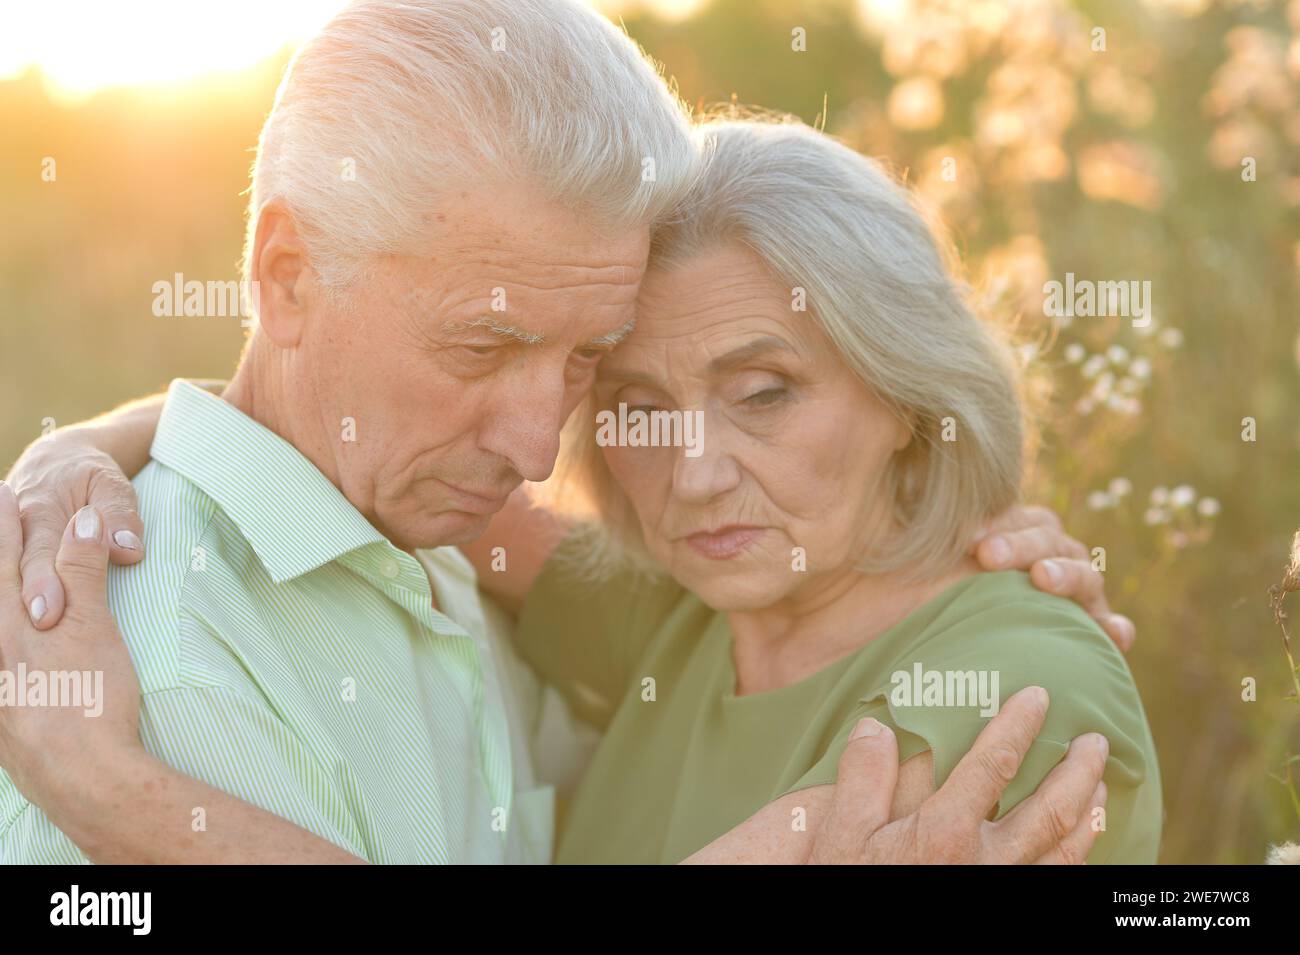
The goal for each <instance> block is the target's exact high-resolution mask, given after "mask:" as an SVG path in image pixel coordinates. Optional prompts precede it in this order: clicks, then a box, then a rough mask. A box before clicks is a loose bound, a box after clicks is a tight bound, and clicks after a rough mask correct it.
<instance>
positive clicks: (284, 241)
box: [249, 199, 311, 348]
mask: <svg viewBox="0 0 1300 955" xmlns="http://www.w3.org/2000/svg"><path fill="white" fill-rule="evenodd" d="M251 265H252V268H251V269H250V271H251V273H252V274H251V275H250V276H249V277H250V278H251V279H252V280H253V281H255V282H256V283H257V286H256V288H257V303H258V316H257V324H258V328H259V330H260V331H261V332H262V334H264V335H265V336H266V337H267V338H268V339H270V340H271V341H272V342H273V343H274V344H276V345H277V346H279V347H280V348H294V347H296V346H297V345H298V343H299V342H300V341H301V340H302V333H303V329H304V328H305V327H306V324H307V310H306V301H307V300H308V299H309V298H310V295H308V294H306V293H307V292H308V288H307V286H308V284H309V283H310V276H311V269H310V268H309V266H308V264H307V249H306V246H304V245H303V243H302V239H301V238H300V237H299V235H298V227H297V225H296V223H295V222H294V220H293V215H292V214H291V213H290V212H289V210H288V208H287V207H286V206H285V205H284V204H283V203H282V202H280V201H279V200H276V199H273V200H271V201H270V202H268V203H267V204H266V205H264V206H263V207H262V208H261V210H260V211H259V213H258V216H257V231H256V233H255V234H254V239H253V257H252V263H251Z"/></svg>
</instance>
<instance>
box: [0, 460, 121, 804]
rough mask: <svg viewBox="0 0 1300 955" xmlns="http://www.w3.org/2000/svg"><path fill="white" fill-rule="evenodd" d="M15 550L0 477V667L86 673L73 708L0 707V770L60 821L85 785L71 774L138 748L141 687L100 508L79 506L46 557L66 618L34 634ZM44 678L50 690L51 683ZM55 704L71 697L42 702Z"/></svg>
mask: <svg viewBox="0 0 1300 955" xmlns="http://www.w3.org/2000/svg"><path fill="white" fill-rule="evenodd" d="M128 486H129V485H128ZM22 555H23V532H22V527H21V525H20V522H19V517H18V501H17V498H16V497H15V495H14V492H13V490H12V488H10V487H9V486H8V485H7V484H4V483H3V482H0V669H4V670H8V671H9V672H11V673H14V672H17V670H18V668H19V666H20V665H22V666H24V667H25V668H26V672H27V673H28V674H32V673H37V672H39V673H42V674H44V675H46V677H47V678H48V677H50V676H52V675H53V674H56V673H60V672H74V671H75V672H78V673H81V674H82V675H83V678H82V680H81V681H80V684H81V686H82V694H81V695H82V699H80V700H76V701H71V703H72V704H73V705H63V706H53V705H41V706H36V705H27V706H0V767H2V768H3V769H4V770H5V772H6V773H8V774H9V777H10V778H11V779H12V780H13V782H14V784H15V785H16V786H17V787H18V789H19V791H20V792H21V793H22V794H23V795H24V796H26V797H27V798H28V799H29V800H31V801H32V802H35V803H37V804H39V805H40V806H41V807H42V808H44V809H45V810H46V812H47V813H48V814H49V815H50V817H51V818H52V819H55V821H56V824H57V817H58V809H59V806H60V805H63V804H67V803H75V802H76V801H77V798H78V793H83V792H84V791H85V789H86V786H87V785H89V784H87V783H82V782H80V780H79V779H77V778H74V776H75V775H76V774H83V773H85V774H95V773H96V767H99V766H104V765H106V764H108V763H111V762H112V761H114V760H119V759H124V758H125V757H126V756H128V755H131V754H143V753H144V748H143V746H142V744H141V743H140V739H139V712H140V685H139V681H138V680H137V678H136V674H135V668H134V667H133V666H132V665H131V657H130V654H129V653H128V652H127V649H126V644H125V643H124V642H123V640H122V637H121V634H120V633H119V632H118V629H117V624H116V623H115V622H114V621H113V617H112V615H111V614H110V613H109V611H108V604H107V603H106V601H105V576H106V572H107V569H108V557H109V545H108V531H107V528H106V526H105V523H104V520H103V518H102V517H101V515H100V514H99V512H98V511H97V510H96V509H95V508H93V507H83V508H81V509H80V510H79V511H77V512H76V514H75V516H73V517H72V519H71V520H69V521H68V523H67V525H66V526H65V527H64V528H63V529H62V531H61V534H60V538H59V546H58V547H57V550H56V552H55V553H54V554H51V555H50V570H51V573H54V572H57V574H58V577H59V578H61V579H62V581H63V588H64V590H65V591H66V595H67V596H66V607H65V609H64V614H63V617H64V620H63V623H62V625H61V626H60V627H58V628H57V629H55V630H50V631H48V632H44V633H40V632H38V631H37V630H36V628H35V627H34V626H33V625H32V622H31V620H30V619H29V617H28V614H27V610H26V608H25V607H24V606H23V603H22V601H21V599H20V597H19V572H20V561H21V558H22ZM86 674H89V676H90V679H88V680H87V679H85V675H86ZM48 683H49V685H50V688H51V689H50V692H53V690H54V686H55V684H56V681H54V680H52V679H50V680H48ZM64 685H75V684H69V683H64ZM97 691H102V696H96V695H94V694H96V693H97ZM88 694H89V695H88ZM56 702H62V703H65V704H67V703H68V702H69V701H66V700H47V704H49V703H56ZM87 711H90V713H88V712H87ZM91 713H93V714H94V715H91Z"/></svg>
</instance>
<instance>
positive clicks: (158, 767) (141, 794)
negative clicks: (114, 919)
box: [33, 742, 167, 862]
mask: <svg viewBox="0 0 1300 955" xmlns="http://www.w3.org/2000/svg"><path fill="white" fill-rule="evenodd" d="M59 762H60V765H59V766H58V767H56V768H51V769H50V770H48V771H47V772H45V773H43V774H42V775H43V777H44V779H45V781H46V783H47V784H46V785H42V786H40V787H38V788H39V800H40V801H39V803H38V804H39V806H40V808H41V809H42V810H44V812H45V814H46V815H47V816H48V817H49V819H50V821H51V822H52V823H54V825H55V826H57V827H58V828H59V829H60V830H62V831H63V833H64V834H65V835H67V837H68V838H69V839H71V840H72V841H73V842H74V843H75V844H76V845H77V847H78V848H79V849H81V850H82V852H84V853H85V854H86V855H87V856H89V857H90V858H91V859H92V860H93V861H96V862H106V861H112V852H113V840H114V839H115V838H119V837H120V836H121V834H122V832H123V830H124V827H123V821H124V820H125V819H127V818H130V817H133V816H139V815H140V814H141V813H147V809H146V807H145V806H144V805H143V803H144V800H145V797H146V796H147V794H148V793H149V792H151V791H152V790H154V789H155V788H156V786H157V781H158V779H159V778H160V777H161V776H162V775H163V773H164V772H165V770H166V769H167V767H166V765H165V764H164V763H162V762H161V761H160V760H158V759H157V758H156V757H154V756H153V755H152V754H150V753H149V752H148V751H147V750H146V749H145V748H144V746H143V745H141V744H140V743H139V742H136V743H135V744H134V745H129V746H123V747H120V748H116V749H114V750H113V751H112V752H104V751H102V750H101V751H98V752H96V753H94V754H89V753H78V754H77V758H76V759H75V760H66V759H64V760H59ZM33 801H35V800H33Z"/></svg>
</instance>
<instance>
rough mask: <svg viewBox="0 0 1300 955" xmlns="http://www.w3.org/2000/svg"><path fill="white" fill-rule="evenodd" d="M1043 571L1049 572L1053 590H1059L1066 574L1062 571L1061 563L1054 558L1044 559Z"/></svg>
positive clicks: (1048, 578)
mask: <svg viewBox="0 0 1300 955" xmlns="http://www.w3.org/2000/svg"><path fill="white" fill-rule="evenodd" d="M1043 573H1045V574H1047V582H1048V583H1049V584H1051V585H1052V589H1053V590H1059V589H1060V586H1061V581H1062V579H1063V578H1064V576H1065V575H1064V574H1063V573H1062V571H1061V565H1060V564H1058V563H1057V562H1056V561H1054V560H1045V561H1043Z"/></svg>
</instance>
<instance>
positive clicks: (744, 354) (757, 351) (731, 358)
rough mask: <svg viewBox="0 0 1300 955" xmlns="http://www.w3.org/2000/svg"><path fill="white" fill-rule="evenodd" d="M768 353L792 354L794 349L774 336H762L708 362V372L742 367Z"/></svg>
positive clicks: (713, 372)
mask: <svg viewBox="0 0 1300 955" xmlns="http://www.w3.org/2000/svg"><path fill="white" fill-rule="evenodd" d="M769 351H785V352H791V353H793V352H794V349H793V348H792V347H791V346H790V345H789V344H787V343H786V342H785V341H783V340H782V339H780V338H777V337H776V336H775V335H764V336H763V337H762V338H755V339H754V340H753V341H752V342H746V343H745V344H743V345H741V346H740V347H739V348H733V349H732V350H731V351H729V352H727V353H726V354H725V355H719V356H718V357H717V358H715V359H713V361H711V362H709V372H710V373H711V374H715V375H716V374H718V373H719V372H723V371H727V370H729V369H731V368H735V367H736V366H737V365H743V364H744V363H745V362H747V361H752V360H753V359H755V358H757V357H758V356H759V355H762V354H765V353H767V352H769Z"/></svg>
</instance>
